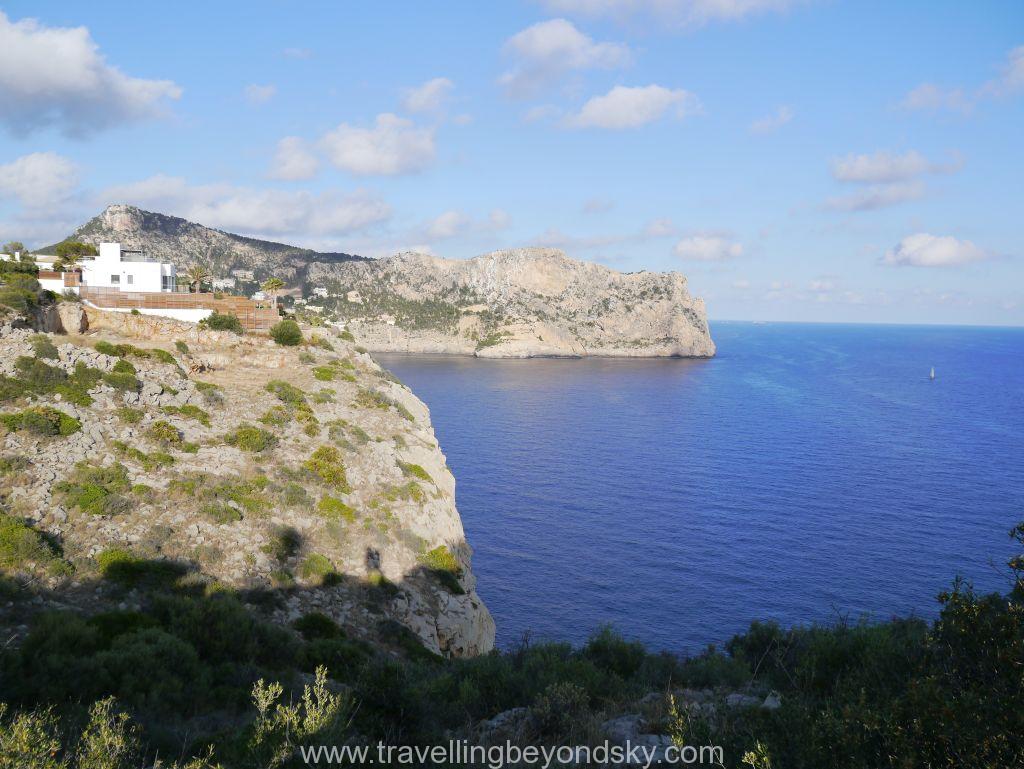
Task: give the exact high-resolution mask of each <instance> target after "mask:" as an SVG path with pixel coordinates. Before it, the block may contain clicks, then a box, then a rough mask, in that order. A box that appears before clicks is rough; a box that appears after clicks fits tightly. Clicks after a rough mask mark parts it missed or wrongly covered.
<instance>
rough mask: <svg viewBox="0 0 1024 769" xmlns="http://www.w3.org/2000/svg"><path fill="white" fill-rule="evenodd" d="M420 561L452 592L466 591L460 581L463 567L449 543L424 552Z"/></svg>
mask: <svg viewBox="0 0 1024 769" xmlns="http://www.w3.org/2000/svg"><path fill="white" fill-rule="evenodd" d="M419 562H420V563H421V564H423V565H424V566H426V567H427V568H428V569H429V570H430V571H432V572H433V573H434V575H435V576H436V577H437V578H438V580H439V581H440V582H441V584H442V585H444V587H445V588H446V589H447V590H448V591H449V592H450V593H454V594H455V595H462V594H464V593H465V592H466V590H465V588H463V587H462V583H461V582H459V578H460V577H461V576H462V567H461V566H459V562H458V561H457V560H456V558H455V556H454V555H453V554H452V551H451V550H449V549H448V547H447V545H438V546H437V547H435V548H434V549H433V550H428V551H427V552H425V553H423V554H422V555H420V557H419Z"/></svg>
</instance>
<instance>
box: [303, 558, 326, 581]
mask: <svg viewBox="0 0 1024 769" xmlns="http://www.w3.org/2000/svg"><path fill="white" fill-rule="evenodd" d="M299 574H300V575H301V576H302V578H303V579H305V580H308V581H315V582H323V581H324V580H326V579H327V578H328V576H330V575H332V574H335V570H334V564H333V563H331V561H330V559H329V558H328V557H327V556H325V555H320V554H319V553H310V554H309V555H307V556H306V557H305V559H303V561H302V565H301V566H300V567H299Z"/></svg>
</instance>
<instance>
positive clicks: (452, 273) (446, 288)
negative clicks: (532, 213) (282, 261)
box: [307, 248, 715, 358]
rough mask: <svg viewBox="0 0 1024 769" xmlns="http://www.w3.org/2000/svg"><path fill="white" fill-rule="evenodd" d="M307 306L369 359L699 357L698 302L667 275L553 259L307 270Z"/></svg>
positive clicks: (419, 261) (428, 260)
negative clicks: (371, 355)
mask: <svg viewBox="0 0 1024 769" xmlns="http://www.w3.org/2000/svg"><path fill="white" fill-rule="evenodd" d="M307 279H308V281H309V284H310V286H311V287H312V288H313V289H314V290H315V289H320V291H319V293H320V294H323V293H326V294H327V296H325V297H322V298H317V299H315V300H311V301H315V303H316V304H317V305H318V306H319V305H322V306H323V307H324V308H326V309H327V310H330V311H333V312H335V313H336V314H337V316H338V318H339V320H340V322H341V323H343V324H346V325H347V328H348V330H349V331H350V332H351V333H352V334H353V335H354V336H355V337H356V339H357V341H358V342H359V344H361V345H363V346H365V347H367V348H368V349H370V350H374V351H382V352H384V351H386V352H415V353H450V354H462V355H476V356H478V357H488V358H528V357H537V356H573V357H576V356H606V357H667V356H679V357H709V356H712V355H714V354H715V345H714V342H712V340H711V335H710V333H709V330H708V323H707V313H706V311H705V308H704V302H703V300H701V299H699V298H694V297H692V296H690V293H689V291H688V290H687V284H686V278H685V277H684V276H682V275H681V274H679V273H677V272H669V273H652V272H638V273H620V272H616V271H615V270H612V269H609V268H608V267H604V266H601V265H598V264H592V263H589V262H580V261H576V260H574V259H570V258H568V257H567V256H566V255H565V254H564V253H562V252H561V251H559V250H557V249H549V248H521V249H514V250H510V251H495V252H494V253H490V254H485V255H483V256H478V257H476V258H473V259H466V260H458V259H442V258H439V257H435V256H429V255H426V254H416V253H407V254H400V255H398V256H395V257H391V258H389V259H379V260H374V261H369V262H351V263H346V264H337V265H327V264H312V265H311V266H310V268H309V271H308V277H307Z"/></svg>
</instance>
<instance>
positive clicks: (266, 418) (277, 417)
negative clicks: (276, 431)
mask: <svg viewBox="0 0 1024 769" xmlns="http://www.w3.org/2000/svg"><path fill="white" fill-rule="evenodd" d="M259 421H260V422H262V423H263V424H265V425H271V426H272V427H284V426H285V425H286V424H288V423H289V422H291V421H292V414H291V412H290V411H289V410H288V409H287V408H285V407H284V406H271V407H270V408H269V409H267V411H266V412H264V414H263V416H261V417H260V420H259Z"/></svg>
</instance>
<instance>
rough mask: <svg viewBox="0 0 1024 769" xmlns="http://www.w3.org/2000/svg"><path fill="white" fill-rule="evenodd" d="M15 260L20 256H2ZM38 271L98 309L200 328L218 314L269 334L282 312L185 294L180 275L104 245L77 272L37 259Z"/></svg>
mask: <svg viewBox="0 0 1024 769" xmlns="http://www.w3.org/2000/svg"><path fill="white" fill-rule="evenodd" d="M0 258H3V259H16V258H18V254H13V255H8V254H0ZM32 259H33V261H34V262H35V263H36V264H37V265H38V267H39V276H38V280H39V285H40V286H41V287H42V288H45V289H48V290H50V291H53V292H54V293H56V294H63V293H65V292H67V291H71V292H73V293H75V294H78V295H79V296H80V297H81V298H82V301H83V302H85V303H86V304H88V305H91V306H93V307H97V308H100V309H103V310H111V311H114V312H137V313H139V314H141V315H161V316H164V317H168V318H175V319H177V320H187V321H191V322H193V323H194V322H197V321H200V320H202V319H203V318H206V317H208V316H209V315H210V314H211V313H213V312H220V313H227V314H231V315H235V316H236V317H237V318H238V319H239V321H240V322H241V323H242V326H243V327H244V328H245V329H247V330H249V331H266V330H267V329H269V328H270V326H271V325H273V324H274V323H276V322H277V320H278V312H277V309H276V308H275V307H273V306H272V305H271V304H269V303H263V302H259V301H253V300H250V299H245V298H243V297H240V296H222V295H220V294H209V293H189V292H181V291H178V290H177V288H176V285H175V284H176V281H177V270H176V268H175V266H174V265H173V264H172V263H170V262H161V261H160V260H158V259H154V258H151V257H148V256H146V254H145V253H143V252H142V251H137V250H133V249H128V248H122V247H121V244H120V243H100V247H99V253H98V254H97V255H96V256H83V257H81V258H80V259H79V260H78V265H77V267H76V269H75V270H73V271H63V272H58V271H56V270H54V269H53V268H54V264H55V262H56V261H57V259H58V257H56V256H50V255H45V254H33V255H32Z"/></svg>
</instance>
